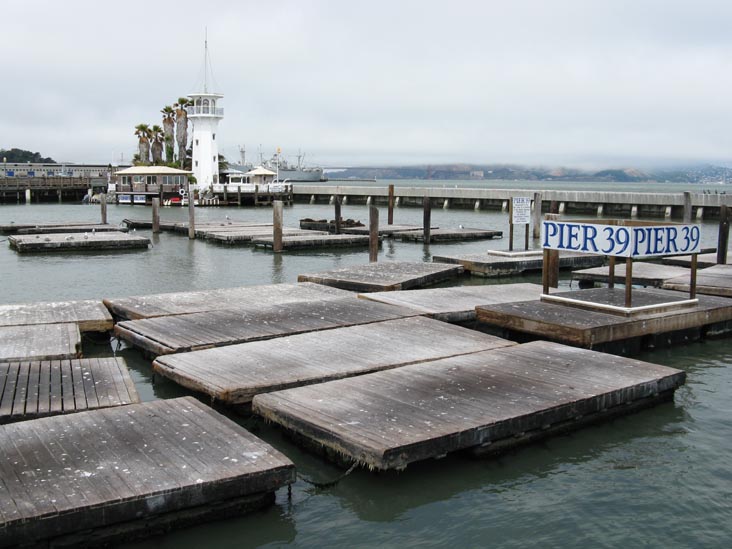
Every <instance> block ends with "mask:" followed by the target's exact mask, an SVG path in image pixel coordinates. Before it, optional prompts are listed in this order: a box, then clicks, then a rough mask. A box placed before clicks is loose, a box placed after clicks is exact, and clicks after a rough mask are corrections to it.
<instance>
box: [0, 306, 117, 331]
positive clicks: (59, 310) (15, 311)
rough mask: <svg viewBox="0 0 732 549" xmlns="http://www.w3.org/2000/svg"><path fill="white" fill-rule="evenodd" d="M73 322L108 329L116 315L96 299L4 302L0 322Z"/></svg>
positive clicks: (90, 328) (83, 328) (87, 327)
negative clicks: (6, 303) (113, 315)
mask: <svg viewBox="0 0 732 549" xmlns="http://www.w3.org/2000/svg"><path fill="white" fill-rule="evenodd" d="M63 323H73V324H76V325H77V326H78V327H79V331H80V332H82V333H83V332H108V331H110V330H111V329H112V328H114V322H113V320H112V315H111V314H110V313H109V311H108V310H107V308H106V307H105V306H104V303H102V302H101V301H96V300H91V299H90V300H83V301H57V302H39V303H18V304H11V305H0V326H24V325H29V324H63Z"/></svg>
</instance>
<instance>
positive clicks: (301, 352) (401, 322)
mask: <svg viewBox="0 0 732 549" xmlns="http://www.w3.org/2000/svg"><path fill="white" fill-rule="evenodd" d="M513 344H514V343H513V342H510V341H507V340H505V339H501V338H498V337H494V336H490V335H488V334H483V333H480V332H476V331H473V330H468V329H466V328H460V327H458V326H452V325H448V324H444V323H442V322H439V321H437V320H432V319H429V318H422V317H412V318H404V319H397V320H387V321H384V322H375V323H372V324H367V325H361V326H351V327H347V328H336V329H334V330H329V331H328V332H327V333H323V332H310V333H306V334H300V335H293V336H288V337H282V338H278V339H276V340H269V341H256V342H252V343H243V344H240V345H231V346H228V347H219V348H216V349H206V350H204V351H194V352H192V353H180V354H175V355H167V356H161V357H158V358H157V359H156V360H155V361H154V362H153V367H154V369H155V371H156V372H158V373H160V374H162V375H164V376H165V377H168V378H170V379H172V380H173V381H175V382H176V383H178V384H180V385H183V386H184V387H187V388H189V389H193V390H194V391H200V392H203V393H206V394H208V395H210V396H211V397H213V398H215V399H217V400H220V401H222V402H224V403H226V404H248V403H249V402H251V400H252V398H253V397H254V395H256V394H259V393H266V392H270V391H277V390H281V389H286V388H290V387H298V386H301V385H310V384H312V383H322V382H323V381H330V380H333V379H340V378H344V377H351V376H355V375H362V374H365V373H369V372H374V371H378V370H386V369H390V368H396V367H398V366H403V365H406V364H414V363H418V362H424V361H427V360H434V359H437V358H444V357H448V356H456V355H462V354H468V353H474V352H478V351H485V350H488V349H495V348H499V347H505V346H508V345H513Z"/></svg>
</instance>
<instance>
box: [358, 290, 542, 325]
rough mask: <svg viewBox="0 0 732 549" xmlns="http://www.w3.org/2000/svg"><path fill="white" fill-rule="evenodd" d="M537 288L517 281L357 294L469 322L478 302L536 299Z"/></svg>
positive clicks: (445, 317) (441, 318)
mask: <svg viewBox="0 0 732 549" xmlns="http://www.w3.org/2000/svg"><path fill="white" fill-rule="evenodd" d="M541 292H542V287H541V284H529V283H518V284H490V285H483V286H454V287H451V288H427V289H422V290H401V291H394V292H372V293H364V294H359V296H358V297H361V298H363V299H370V300H372V301H378V302H380V303H388V304H389V305H397V306H399V307H406V308H408V309H413V310H414V311H416V312H419V313H420V314H424V315H426V316H429V317H430V318H434V319H436V320H442V321H444V322H469V321H472V320H475V308H476V307H477V306H478V305H486V304H489V303H490V304H493V303H512V302H514V301H525V300H527V299H539V296H541Z"/></svg>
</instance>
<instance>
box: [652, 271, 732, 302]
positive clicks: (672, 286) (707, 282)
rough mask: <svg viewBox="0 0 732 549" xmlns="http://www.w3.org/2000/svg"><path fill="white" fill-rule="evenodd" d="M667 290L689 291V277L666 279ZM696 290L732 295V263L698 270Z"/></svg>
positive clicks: (664, 285)
mask: <svg viewBox="0 0 732 549" xmlns="http://www.w3.org/2000/svg"><path fill="white" fill-rule="evenodd" d="M663 288H664V289H667V290H681V291H685V292H688V291H689V277H688V276H687V277H683V276H682V277H679V278H671V279H668V280H665V281H664V283H663ZM696 292H697V293H698V294H706V295H716V296H724V297H732V265H715V266H713V267H708V268H706V269H701V270H699V271H697V274H696Z"/></svg>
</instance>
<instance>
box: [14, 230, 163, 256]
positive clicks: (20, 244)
mask: <svg viewBox="0 0 732 549" xmlns="http://www.w3.org/2000/svg"><path fill="white" fill-rule="evenodd" d="M8 244H9V245H10V247H11V248H12V249H13V250H15V251H16V252H18V253H44V252H73V251H77V252H78V251H89V250H141V249H142V250H147V249H148V247H149V246H150V239H149V238H146V237H142V236H134V235H131V234H127V233H123V232H120V231H108V232H98V233H96V232H89V233H84V234H79V233H53V234H46V235H39V234H29V235H11V236H9V237H8Z"/></svg>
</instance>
